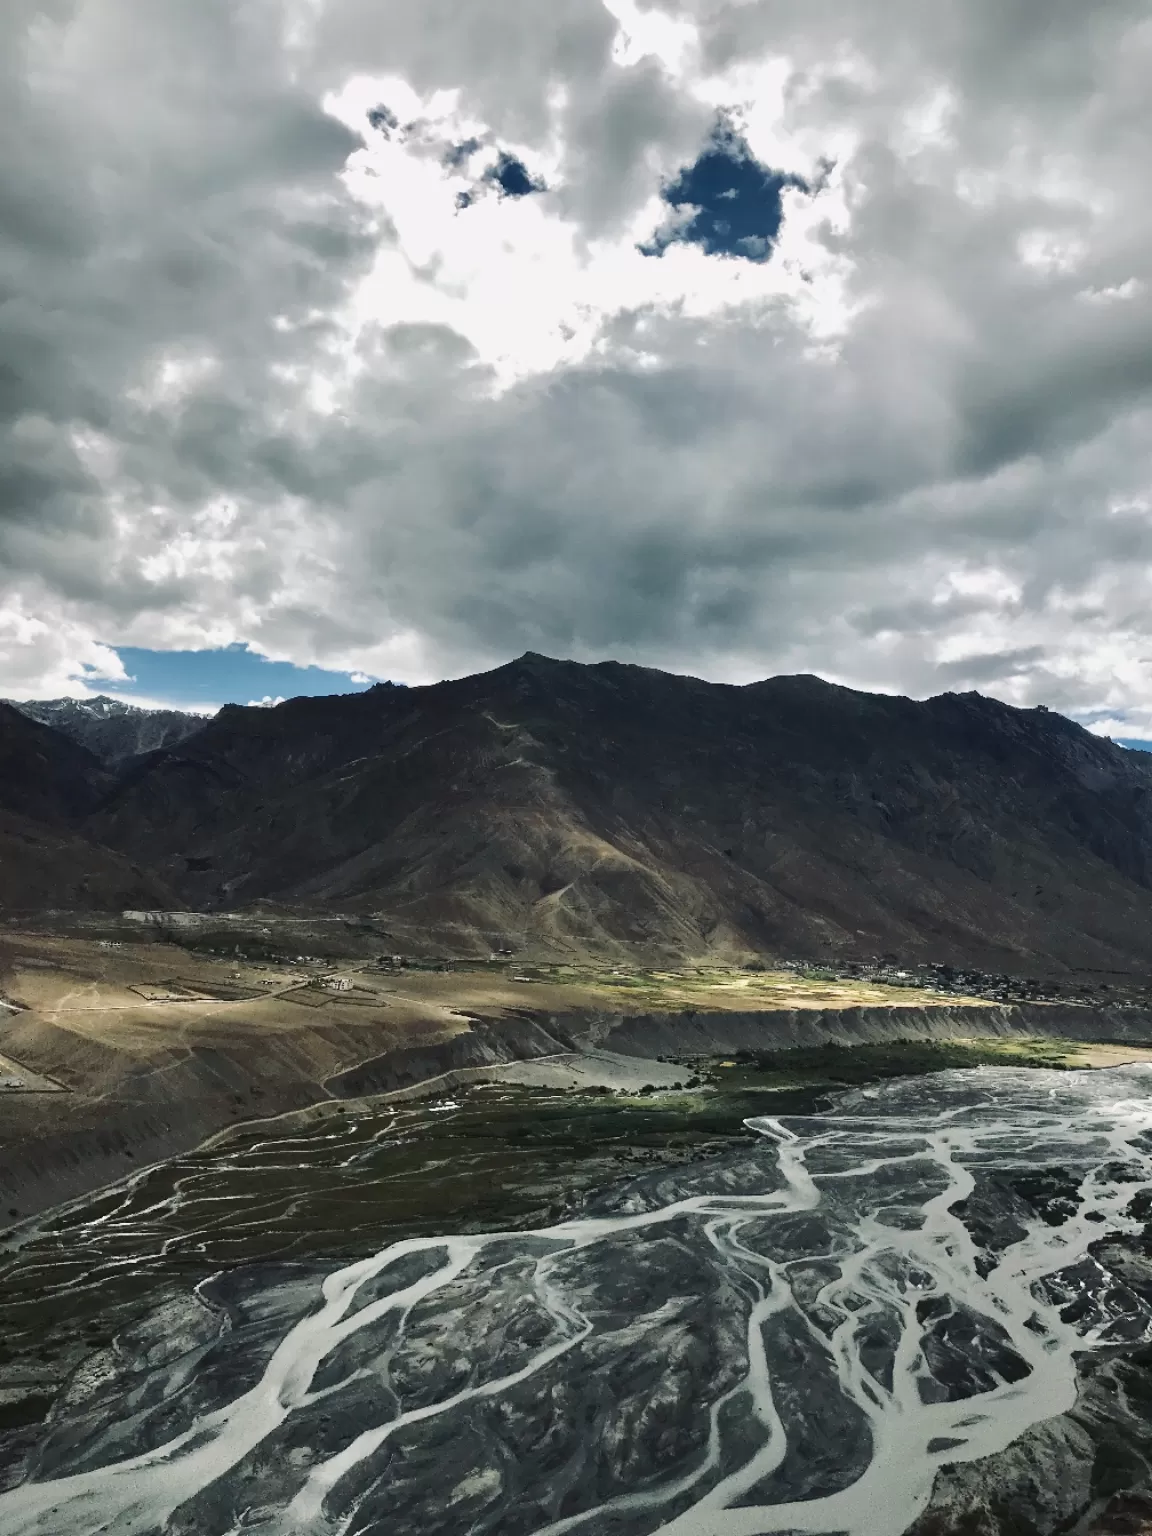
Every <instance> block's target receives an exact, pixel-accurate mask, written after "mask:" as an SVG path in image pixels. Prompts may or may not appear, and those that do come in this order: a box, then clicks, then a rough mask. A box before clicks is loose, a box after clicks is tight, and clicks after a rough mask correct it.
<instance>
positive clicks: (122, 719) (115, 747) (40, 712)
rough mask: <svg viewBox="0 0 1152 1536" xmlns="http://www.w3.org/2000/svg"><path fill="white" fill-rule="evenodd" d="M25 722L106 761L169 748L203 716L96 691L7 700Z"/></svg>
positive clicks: (202, 720)
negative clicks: (53, 732) (87, 694)
mask: <svg viewBox="0 0 1152 1536" xmlns="http://www.w3.org/2000/svg"><path fill="white" fill-rule="evenodd" d="M3 702H5V703H7V704H11V705H12V707H13V709H18V710H19V711H20V713H21V714H24V715H27V716H28V718H29V719H30V720H39V722H40V724H41V725H50V726H52V727H53V728H54V729H55V730H57V731H62V732H63V733H64V735H65V736H68V737H71V739H72V740H73V741H75V742H79V744H80V745H81V746H82V747H87V748H88V750H89V751H90V752H93V753H95V755H96V756H97V757H99V758H102V759H104V760H105V761H106V762H119V761H120V760H121V759H122V758H125V757H135V756H136V755H137V754H138V753H140V752H152V751H155V749H156V748H157V747H168V746H173V745H175V743H176V742H178V741H183V740H184V738H185V737H186V736H191V735H192V733H193V732H194V731H198V730H199V729H200V727H201V726H202V725H203V724H204V720H205V716H203V715H191V714H188V713H187V712H186V711H184V710H180V709H142V708H141V707H140V705H138V704H126V703H125V702H124V701H123V699H110V698H109V697H108V695H107V694H104V693H99V694H97V695H96V696H95V697H94V698H91V699H31V700H16V699H6V700H4V701H3Z"/></svg>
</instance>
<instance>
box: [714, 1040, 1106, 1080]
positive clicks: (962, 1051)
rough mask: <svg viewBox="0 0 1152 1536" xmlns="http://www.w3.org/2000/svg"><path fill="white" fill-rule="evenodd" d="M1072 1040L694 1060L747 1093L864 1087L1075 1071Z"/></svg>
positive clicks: (814, 1049) (828, 1048) (805, 1050)
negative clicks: (959, 1076) (992, 1073)
mask: <svg viewBox="0 0 1152 1536" xmlns="http://www.w3.org/2000/svg"><path fill="white" fill-rule="evenodd" d="M1078 1050H1079V1046H1078V1044H1077V1043H1076V1042H1074V1041H1069V1040H1050V1039H1044V1038H1040V1037H1014V1038H1011V1039H999V1038H990V1039H975V1040H908V1041H894V1042H890V1043H885V1044H880V1045H853V1046H846V1045H816V1046H806V1047H804V1046H802V1047H798V1048H796V1049H794V1050H778V1051H736V1052H734V1053H733V1054H732V1056H731V1057H729V1058H727V1059H726V1060H725V1061H723V1062H716V1061H712V1060H701V1061H693V1062H692V1063H691V1066H692V1067H693V1069H694V1070H695V1071H697V1072H698V1073H700V1075H701V1076H702V1077H703V1078H704V1079H705V1080H706V1081H707V1082H709V1083H711V1084H713V1085H714V1086H716V1087H722V1088H725V1089H729V1090H730V1089H739V1090H741V1091H744V1092H749V1091H752V1090H755V1089H761V1090H780V1089H789V1088H802V1087H813V1086H818V1085H819V1086H824V1087H828V1088H854V1087H863V1086H864V1085H865V1084H867V1083H877V1082H883V1081H884V1080H885V1079H887V1078H893V1077H914V1076H920V1075H921V1074H923V1073H926V1072H943V1071H947V1070H948V1069H950V1068H957V1067H1047V1068H1049V1069H1051V1070H1056V1071H1063V1070H1066V1069H1068V1068H1069V1067H1074V1066H1075V1065H1076V1061H1077V1053H1078Z"/></svg>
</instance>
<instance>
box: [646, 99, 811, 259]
mask: <svg viewBox="0 0 1152 1536" xmlns="http://www.w3.org/2000/svg"><path fill="white" fill-rule="evenodd" d="M786 187H799V188H800V189H801V191H804V192H810V191H811V190H812V189H811V187H810V186H809V184H808V183H807V182H806V181H804V180H803V179H802V178H801V177H799V176H792V175H784V174H782V173H781V172H779V171H773V170H771V169H769V167H768V166H766V165H761V164H760V162H759V160H757V159H756V157H755V156H754V155H753V153H752V151H751V150H750V149H749V148H748V145H747V143H746V141H745V140H744V138H743V136H742V135H741V134H739V133H737V132H736V130H735V128H733V126H732V124H731V123H730V122H728V121H727V120H726V119H725V118H723V117H722V118H721V119H720V120H719V122H718V123H717V124H716V127H715V128H714V129H713V131H712V136H711V138H710V139H709V140H708V143H707V145H706V146H705V148H704V149H703V151H702V152H701V153H700V155H699V156H698V157H697V159H696V160H695V161H694V162H693V163H692V164H691V165H688V166H685V167H684V169H683V170H682V171H681V172H680V174H679V175H678V176H677V177H676V179H675V181H672V182H669V183H668V184H667V185H666V186H665V187H664V188H663V190H662V192H661V194H660V195H661V196H662V197H663V199H664V201H665V202H666V203H667V204H668V206H669V207H670V208H672V209H674V210H675V211H676V213H677V214H680V215H682V216H681V217H679V218H675V219H673V220H671V221H670V222H669V224H668V226H666V227H665V228H664V229H662V230H657V232H656V233H655V234H654V235H653V237H652V239H651V241H650V242H649V243H648V244H647V245H642V246H640V251H641V252H642V253H643V255H645V256H663V254H664V252H665V251H666V250H667V249H668V247H669V246H670V245H698V246H699V247H700V249H701V250H702V251H704V252H705V253H706V254H707V255H709V256H728V257H738V258H742V259H743V260H745V261H755V262H762V261H767V260H768V258H769V257H770V256H771V254H772V248H773V246H774V244H775V242H776V236H777V235H778V233H779V231H780V224H781V221H782V219H783V217H784V212H783V208H782V206H781V201H780V198H781V193H782V192H783V191H784V190H785V188H786ZM689 215H690V216H689Z"/></svg>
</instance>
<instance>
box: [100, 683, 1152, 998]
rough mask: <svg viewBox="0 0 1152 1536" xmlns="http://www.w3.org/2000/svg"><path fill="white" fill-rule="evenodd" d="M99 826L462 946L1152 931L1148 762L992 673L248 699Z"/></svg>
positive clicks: (224, 885)
mask: <svg viewBox="0 0 1152 1536" xmlns="http://www.w3.org/2000/svg"><path fill="white" fill-rule="evenodd" d="M83 824H84V826H85V828H86V829H87V830H88V832H89V833H90V834H91V835H93V836H95V837H96V838H98V839H99V840H100V841H102V842H104V843H106V844H107V845H109V846H110V847H113V848H116V849H119V850H121V851H122V852H124V853H125V854H127V855H128V856H129V857H130V858H132V859H133V860H135V861H136V862H137V863H138V864H140V865H141V866H143V865H144V864H145V863H149V864H151V865H152V867H153V868H154V869H155V870H156V871H157V872H158V874H159V875H160V877H161V878H162V879H163V881H164V882H165V883H166V884H168V885H170V886H171V887H172V888H173V889H174V890H175V891H176V892H177V893H178V895H179V896H180V899H181V901H182V902H183V904H184V905H186V906H189V907H196V908H199V909H202V910H203V909H209V908H213V907H243V906H250V905H252V904H253V903H256V902H260V901H271V902H275V903H279V904H282V905H283V906H287V907H289V908H292V909H295V910H302V909H304V910H306V909H315V910H324V909H333V908H334V909H336V910H339V911H341V912H361V913H365V914H368V913H371V914H376V915H377V916H379V917H380V918H381V919H382V920H383V921H384V922H385V923H386V925H387V926H388V928H389V930H390V931H392V932H395V933H397V934H399V935H402V936H403V935H407V936H409V938H410V939H411V942H412V943H413V944H415V943H416V942H421V943H424V944H426V945H429V946H432V947H439V948H440V950H441V952H443V951H444V950H445V949H449V950H455V951H460V950H466V951H468V950H470V951H481V950H486V949H487V948H488V947H490V946H491V945H492V944H494V943H496V942H498V941H499V940H500V939H501V938H507V940H508V941H509V942H510V943H511V944H513V945H514V946H517V947H518V946H520V945H537V946H545V947H549V948H552V949H554V950H560V951H564V950H575V951H582V950H588V949H597V950H599V951H600V952H602V953H604V952H607V953H611V952H613V951H614V949H615V950H618V951H619V952H621V953H623V952H625V951H630V952H637V951H643V952H645V953H648V954H653V955H661V954H663V955H667V956H669V957H673V956H685V955H698V954H702V953H707V952H711V953H714V954H723V955H726V956H733V955H737V954H745V955H746V954H748V953H749V952H757V951H761V952H764V951H766V952H773V951H774V952H777V953H780V952H783V953H786V954H793V955H803V954H811V955H827V954H836V955H840V956H846V955H855V954H875V953H877V952H884V951H889V950H890V951H893V952H895V953H898V954H899V955H900V956H901V957H904V956H907V957H909V958H915V957H921V958H931V959H939V960H944V961H947V960H954V961H955V960H960V961H965V962H970V963H987V964H989V965H991V966H992V967H999V966H1005V967H1009V968H1010V967H1012V966H1015V967H1016V968H1029V967H1031V968H1033V969H1035V968H1044V967H1046V968H1052V967H1056V968H1059V967H1060V966H1062V965H1065V964H1075V965H1079V966H1098V967H1101V968H1104V969H1117V970H1130V969H1145V968H1146V967H1147V959H1148V953H1149V947H1150V945H1149V941H1150V938H1152V760H1150V759H1149V758H1148V757H1146V756H1145V755H1144V754H1140V753H1135V752H1129V751H1127V750H1125V749H1123V748H1119V747H1116V746H1114V745H1113V744H1112V743H1110V742H1108V741H1104V740H1101V739H1099V738H1096V737H1093V736H1092V735H1090V734H1089V733H1087V732H1085V731H1084V730H1082V729H1081V728H1079V727H1078V726H1076V725H1074V724H1072V723H1071V722H1070V721H1068V720H1066V719H1064V718H1063V717H1061V716H1059V715H1056V714H1050V713H1048V712H1046V711H1042V710H1019V709H1014V708H1011V707H1009V706H1007V705H1004V704H1000V703H997V702H996V701H994V700H990V699H985V698H983V697H981V696H980V695H978V694H974V693H973V694H961V695H954V694H945V695H942V696H940V697H938V698H935V699H930V700H927V701H926V702H923V703H918V702H914V701H912V700H910V699H904V698H891V697H883V696H875V695H870V694H865V693H858V692H854V691H852V690H849V689H845V688H839V687H836V686H833V685H831V684H828V683H825V682H822V681H821V680H820V679H818V678H815V677H803V676H801V677H780V678H773V679H770V680H768V681H766V682H761V683H755V684H751V685H749V686H746V687H729V686H725V685H720V684H711V683H705V682H701V681H698V680H696V679H693V678H686V677H678V676H672V675H669V674H664V673H660V672H656V671H652V670H648V669H645V668H639V667H633V666H624V665H621V664H618V663H615V662H605V663H601V664H598V665H594V666H584V665H580V664H577V663H572V662H558V661H552V660H549V659H547V658H545V657H540V656H534V655H531V654H529V655H526V656H523V657H521V658H520V659H519V660H518V661H515V662H512V663H510V664H509V665H507V666H505V667H501V668H498V669H497V670H495V671H493V672H489V673H485V674H482V675H480V676H476V677H470V678H465V679H461V680H457V681H453V682H447V683H441V684H437V685H435V686H433V687H428V688H411V689H408V688H405V689H401V688H392V687H389V686H387V685H384V686H380V687H377V688H375V689H372V690H370V691H369V692H367V693H363V694H358V695H351V696H342V697H330V698H309V699H293V700H290V701H288V702H287V703H285V704H282V705H280V706H278V707H276V708H274V709H243V708H239V707H233V706H230V707H228V708H226V709H224V710H222V711H221V712H220V714H219V715H218V716H217V717H216V718H215V719H213V720H212V721H210V722H209V723H208V724H207V725H205V726H204V728H203V729H202V730H200V731H198V732H197V733H196V734H195V735H194V736H192V737H190V738H188V739H186V740H185V741H183V742H181V743H179V744H177V745H174V746H168V747H166V748H163V749H162V750H160V751H158V752H156V753H153V754H151V755H150V756H149V757H148V758H146V759H140V760H137V761H136V762H135V763H133V764H131V765H129V767H128V769H127V771H126V772H125V773H123V774H122V776H121V777H120V779H119V781H118V783H117V784H116V786H115V787H114V788H113V789H112V790H111V792H110V793H109V794H108V795H107V796H106V798H105V799H104V800H103V802H102V803H101V805H100V806H99V808H98V809H96V810H94V811H92V812H91V813H90V814H88V815H87V816H86V817H85V818H84V822H83Z"/></svg>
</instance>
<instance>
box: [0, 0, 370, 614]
mask: <svg viewBox="0 0 1152 1536" xmlns="http://www.w3.org/2000/svg"><path fill="white" fill-rule="evenodd" d="M256 19H257V18H256V16H255V14H254V13H253V12H251V11H250V10H247V9H245V8H244V7H237V6H233V5H231V4H226V3H223V0H203V3H200V4H197V5H196V6H191V7H190V6H187V5H183V4H179V3H176V0H158V3H157V4H154V5H150V6H148V7H147V8H146V9H145V10H141V9H139V8H138V7H136V6H134V5H132V4H129V3H127V0H102V3H99V4H96V3H88V4H84V3H75V4H72V5H61V6H59V7H57V8H55V9H54V10H52V11H47V10H43V9H41V8H39V7H31V6H23V7H21V6H17V7H16V8H11V7H10V8H7V9H5V11H4V16H3V19H2V21H0V71H2V72H3V78H2V80H0V95H2V97H3V102H4V105H3V109H2V110H3V113H4V116H5V118H6V131H5V133H4V141H5V153H4V157H3V161H2V163H0V207H2V208H3V209H4V210H5V217H4V218H3V219H0V292H3V293H4V294H5V295H6V297H7V302H5V303H3V304H0V356H2V357H3V359H4V372H3V378H2V380H0V486H3V487H5V492H6V493H5V494H3V496H2V500H0V566H3V567H4V568H5V570H6V572H7V574H9V575H11V574H13V573H15V572H20V571H25V572H27V573H29V574H30V575H32V576H38V577H43V578H46V579H48V580H49V581H50V582H53V583H58V584H59V585H60V587H61V588H62V589H63V590H64V591H65V592H68V593H76V592H78V591H79V590H81V587H82V588H83V591H84V592H85V593H86V594H87V595H91V594H92V591H93V589H100V588H102V589H103V598H104V600H105V601H106V602H107V603H108V604H109V605H110V607H111V608H112V609H114V610H127V611H134V610H135V609H136V608H137V606H138V605H139V604H140V603H141V602H142V601H143V602H145V603H147V592H146V589H147V586H148V583H147V582H146V581H144V580H142V579H141V578H140V577H139V575H137V576H136V577H135V578H134V579H130V578H129V574H128V569H127V568H125V565H124V563H123V559H122V556H123V555H124V551H120V550H118V549H117V547H116V528H115V525H114V524H113V521H112V506H113V503H114V497H112V496H110V495H109V487H108V485H107V484H106V481H107V479H108V477H109V476H111V477H112V479H113V481H114V482H115V484H116V485H117V487H119V488H123V489H127V490H130V491H133V492H135V493H136V494H138V495H140V496H142V497H143V498H144V499H146V500H147V499H152V498H154V500H155V503H156V508H155V512H154V515H153V516H152V517H151V518H150V519H149V520H148V521H146V522H145V523H144V524H143V525H141V527H140V528H139V529H137V530H136V533H135V553H136V555H138V556H144V555H146V554H147V553H149V552H150V549H151V547H152V540H153V538H155V539H157V542H158V544H159V546H160V547H163V545H164V543H165V542H166V539H167V537H168V535H169V534H170V533H171V532H172V531H174V529H175V528H176V527H177V526H178V524H179V512H178V510H177V509H178V507H179V505H180V504H181V503H182V504H184V505H185V506H192V505H195V504H197V503H198V502H200V501H202V500H203V499H204V498H206V497H211V496H212V495H214V494H217V493H219V492H220V491H221V490H224V489H225V488H227V487H230V486H232V485H235V484H236V483H238V482H240V483H243V481H244V480H245V479H246V478H247V473H248V472H247V471H246V470H244V469H242V467H241V455H243V454H244V453H245V451H246V450H247V449H248V448H250V447H251V446H252V445H253V444H255V443H257V442H259V441H260V439H261V438H262V437H263V436H264V435H265V433H266V432H267V419H268V417H269V416H270V415H272V414H273V413H274V412H275V411H276V409H277V406H278V405H281V406H287V405H288V403H289V401H290V399H291V398H292V396H293V395H294V394H295V390H294V388H293V389H290V388H289V387H288V386H287V384H286V381H285V379H284V377H283V373H282V372H281V373H280V374H278V370H282V371H283V370H288V369H291V368H294V367H298V366H299V365H300V364H302V363H306V362H307V360H308V359H309V358H310V357H311V356H313V355H315V352H316V350H317V349H318V348H319V347H322V346H323V345H324V344H325V341H326V337H327V334H328V333H327V327H326V324H325V322H323V321H321V322H320V323H319V324H317V320H316V317H317V315H323V314H324V313H325V312H326V311H327V310H329V309H330V308H331V307H332V305H333V304H334V303H335V302H337V301H338V300H339V299H340V297H341V295H342V294H343V292H344V291H345V290H346V287H347V285H348V283H349V282H350V280H352V279H353V278H354V277H355V276H356V275H358V274H359V273H360V272H361V271H362V270H364V269H365V266H366V263H367V261H368V260H369V259H370V256H371V253H372V251H373V250H374V249H375V247H376V245H377V243H378V238H379V237H378V236H377V235H374V234H373V232H372V231H371V230H370V228H369V221H368V220H367V219H366V217H365V215H364V213H363V211H362V210H361V209H360V208H359V207H358V206H357V205H355V204H354V203H353V202H352V201H351V200H350V199H349V198H348V197H347V196H346V195H345V194H344V192H343V189H342V188H341V186H340V184H339V183H338V182H337V181H336V179H335V177H336V173H337V172H338V171H339V170H340V168H341V167H342V166H343V164H344V162H345V161H346V159H347V157H348V155H349V154H350V152H351V151H352V150H353V149H354V148H355V146H356V140H355V139H354V137H353V136H352V135H351V134H350V133H349V132H348V131H347V130H346V129H345V128H343V127H342V126H341V125H340V124H339V123H337V122H336V121H334V120H333V119H332V118H331V117H330V116H329V115H327V114H326V113H324V112H323V111H322V110H321V108H320V106H319V104H318V102H317V101H316V100H315V99H314V98H313V97H312V96H310V95H309V94H308V92H307V91H306V90H305V89H304V88H303V87H302V86H299V85H293V83H292V81H291V79H290V77H289V71H288V67H287V66H288V61H287V59H286V58H285V57H284V55H283V53H282V52H281V51H280V49H279V48H278V47H270V46H269V38H268V37H267V36H261V35H260V32H259V30H258V29H256V28H255V27H254V26H253V22H254V20H256ZM33 81H35V85H33V84H32V82H33ZM77 103H82V104H83V109H82V110H79V111H78V110H77ZM165 362H169V363H171V365H172V366H174V367H177V368H179V367H181V366H187V367H191V368H197V367H200V366H201V365H203V366H204V367H205V370H206V384H205V387H204V388H202V389H201V390H193V391H192V394H191V396H190V397H189V398H187V399H186V400H185V401H183V402H182V403H181V404H180V405H178V406H174V407H172V408H168V407H166V406H165V405H164V403H163V402H162V401H156V400H154V399H150V398H149V395H150V393H151V386H152V385H153V384H154V382H155V378H156V372H157V370H158V369H159V368H160V367H161V366H162V365H163V364H164V363H165ZM86 444H87V445H89V446H90V447H91V449H92V453H91V455H90V456H86V453H85V446H86ZM21 529H22V530H24V532H23V533H21V532H19V530H21ZM98 536H103V537H104V539H105V540H106V543H105V548H104V551H103V558H99V559H96V560H92V559H91V558H90V552H89V558H88V559H87V561H86V562H84V564H83V565H82V566H81V567H76V566H72V565H71V563H70V562H69V561H68V558H67V555H66V546H67V545H69V544H70V545H71V547H72V548H73V549H78V548H79V547H80V544H81V542H82V541H85V540H88V539H91V538H95V537H98ZM133 563H134V562H133V561H132V559H131V558H130V557H129V560H128V565H129V567H131V565H132V564H133ZM81 572H83V581H82V582H81V580H80V576H81ZM188 585H189V586H190V587H191V586H194V585H195V582H194V581H190V582H189V584H188ZM156 597H157V602H158V604H159V605H160V606H164V605H166V604H168V603H169V602H170V601H171V590H170V587H169V586H168V585H166V584H165V583H164V582H158V583H157V586H156Z"/></svg>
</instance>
